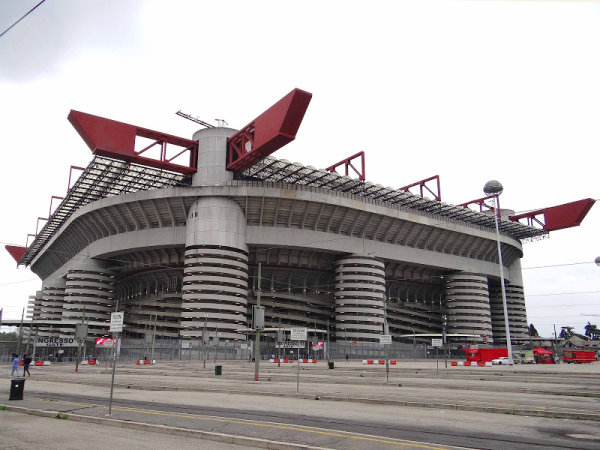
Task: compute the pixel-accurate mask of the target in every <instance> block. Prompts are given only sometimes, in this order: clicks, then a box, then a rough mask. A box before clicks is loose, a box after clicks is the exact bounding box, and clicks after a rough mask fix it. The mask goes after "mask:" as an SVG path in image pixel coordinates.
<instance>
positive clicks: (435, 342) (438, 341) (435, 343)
mask: <svg viewBox="0 0 600 450" xmlns="http://www.w3.org/2000/svg"><path fill="white" fill-rule="evenodd" d="M431 345H432V346H433V347H441V346H442V340H441V339H432V340H431Z"/></svg>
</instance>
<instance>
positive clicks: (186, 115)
mask: <svg viewBox="0 0 600 450" xmlns="http://www.w3.org/2000/svg"><path fill="white" fill-rule="evenodd" d="M175 114H177V115H178V116H179V117H183V118H184V119H187V120H191V121H192V122H196V123H199V124H200V125H202V126H204V127H206V128H214V127H215V126H214V125H212V124H210V123H208V122H205V121H204V120H202V119H199V118H198V117H195V116H191V115H190V114H186V113H184V112H181V110H179V111H177V112H176V113H175ZM223 122H225V121H223Z"/></svg>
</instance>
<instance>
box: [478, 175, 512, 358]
mask: <svg viewBox="0 0 600 450" xmlns="http://www.w3.org/2000/svg"><path fill="white" fill-rule="evenodd" d="M503 190H504V188H503V187H502V184H501V183H500V182H499V181H496V180H491V181H488V182H487V183H485V186H484V187H483V192H484V194H485V195H487V196H491V197H492V198H493V199H494V223H495V224H496V242H497V243H498V264H499V266H500V284H501V286H502V307H503V308H504V328H505V330H506V346H507V347H508V361H509V364H510V365H512V364H513V355H512V344H511V341H510V328H509V323H508V308H507V306H506V287H505V286H504V265H503V263H502V248H501V245H500V228H499V227H498V214H499V212H500V211H499V209H498V196H499V195H500V194H502V191H503Z"/></svg>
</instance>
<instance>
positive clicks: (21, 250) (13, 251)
mask: <svg viewBox="0 0 600 450" xmlns="http://www.w3.org/2000/svg"><path fill="white" fill-rule="evenodd" d="M4 248H5V249H6V251H7V252H8V253H10V256H12V257H13V258H14V260H15V261H16V262H17V263H18V262H19V260H20V259H21V257H22V256H23V255H24V254H25V250H27V247H21V246H19V245H5V246H4Z"/></svg>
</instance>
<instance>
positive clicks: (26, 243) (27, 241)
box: [25, 233, 37, 248]
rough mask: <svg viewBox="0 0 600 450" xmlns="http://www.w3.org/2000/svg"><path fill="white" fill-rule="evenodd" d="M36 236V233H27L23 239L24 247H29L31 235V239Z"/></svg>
mask: <svg viewBox="0 0 600 450" xmlns="http://www.w3.org/2000/svg"><path fill="white" fill-rule="evenodd" d="M36 236H37V234H31V233H28V234H27V240H26V241H25V248H27V247H29V238H30V237H32V238H33V239H35V238H36Z"/></svg>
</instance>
